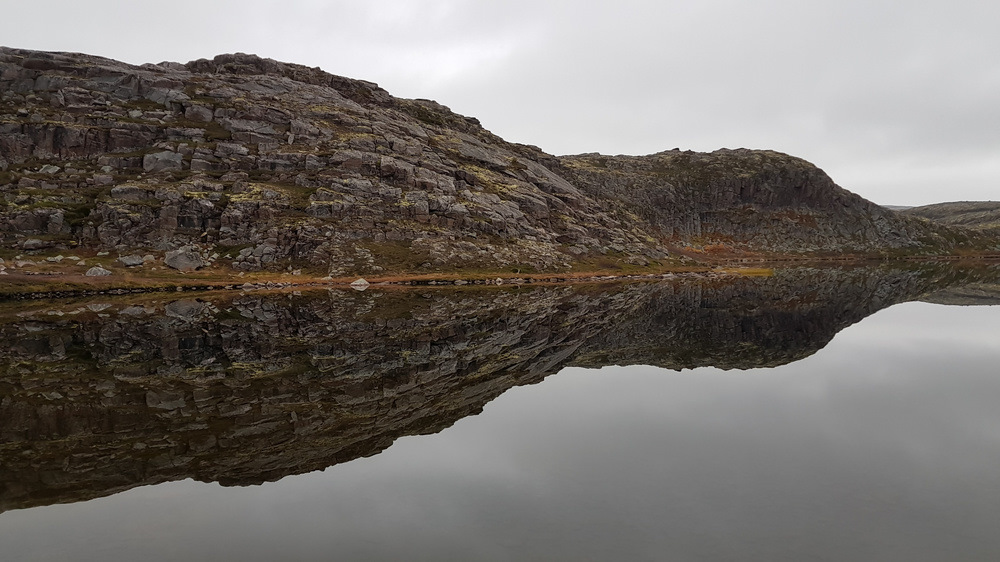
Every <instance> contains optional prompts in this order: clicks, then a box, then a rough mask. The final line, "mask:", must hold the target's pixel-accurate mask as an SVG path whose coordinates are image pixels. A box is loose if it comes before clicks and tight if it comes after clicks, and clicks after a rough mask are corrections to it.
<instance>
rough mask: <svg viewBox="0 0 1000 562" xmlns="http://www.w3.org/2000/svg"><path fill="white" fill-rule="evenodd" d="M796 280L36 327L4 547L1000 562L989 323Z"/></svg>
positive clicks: (983, 309)
mask: <svg viewBox="0 0 1000 562" xmlns="http://www.w3.org/2000/svg"><path fill="white" fill-rule="evenodd" d="M993 274H995V271H994V272H993ZM789 275H790V276H788V277H782V276H781V275H779V276H777V280H775V279H774V278H771V279H748V280H738V281H726V280H723V281H719V280H717V279H702V278H699V279H691V280H686V279H682V280H679V281H678V280H675V281H674V282H672V283H668V284H645V285H642V286H641V287H632V288H623V287H617V288H609V289H602V290H601V291H596V290H595V289H593V288H579V287H577V288H530V289H529V288H520V289H516V290H510V289H508V290H506V291H504V292H496V291H494V292H485V293H477V292H468V293H462V294H459V296H455V295H454V294H451V293H449V294H448V295H445V294H442V293H424V294H417V295H409V294H408V295H407V296H405V297H403V296H399V295H395V294H391V293H380V292H378V291H374V292H373V291H368V292H366V293H363V294H361V293H359V294H353V293H343V294H340V293H336V294H334V293H330V295H329V296H327V295H324V296H323V297H322V299H320V300H319V301H315V300H312V301H303V302H301V303H300V302H299V301H297V300H296V299H294V298H292V297H288V296H285V295H281V296H280V298H275V299H272V301H266V302H263V303H261V302H260V301H259V300H256V301H254V302H252V303H251V302H249V301H247V300H244V301H242V302H212V301H211V300H210V299H202V301H201V302H200V303H199V302H198V301H169V300H168V299H162V300H160V301H158V302H155V303H152V302H144V303H140V304H138V305H137V304H128V303H126V304H120V303H117V302H112V301H109V303H110V304H111V306H104V305H103V304H102V305H101V306H92V307H90V308H87V304H86V303H84V304H82V305H80V304H78V303H70V304H64V305H60V306H62V307H63V308H61V309H59V310H57V311H53V310H44V309H41V308H39V309H38V310H36V311H34V313H33V314H30V315H24V314H23V313H22V316H20V317H18V318H19V323H20V325H19V326H17V327H16V328H15V327H8V328H7V330H8V332H6V333H5V334H4V336H5V337H6V338H7V341H16V338H20V341H21V343H19V344H15V345H14V346H13V348H14V349H16V351H14V352H10V353H8V355H7V356H5V357H4V361H5V362H4V363H0V365H3V366H4V368H5V369H6V375H5V376H6V379H5V382H4V383H3V385H2V386H0V389H2V390H3V394H2V395H0V396H3V397H4V401H3V402H2V403H0V423H2V424H3V426H2V429H3V442H2V447H0V485H2V486H3V488H0V492H2V496H0V497H2V499H3V502H4V503H3V504H2V505H3V506H4V509H6V511H5V512H3V513H0V544H2V545H3V546H2V550H3V553H4V554H3V558H4V559H9V560H102V561H106V560H241V561H255V560H262V561H263V560H402V559H405V560H796V561H798V560H907V561H913V560H935V561H936V560H996V559H998V557H1000V533H998V532H997V528H998V522H1000V370H998V366H1000V307H997V306H946V305H942V304H930V303H928V302H908V301H912V300H913V299H917V298H924V299H925V300H931V301H935V302H973V301H979V302H986V303H988V302H992V301H991V300H990V299H989V298H985V299H982V298H980V297H982V294H983V291H981V290H980V289H982V287H981V286H974V287H973V289H971V290H969V289H968V288H967V286H968V283H967V282H968V281H969V279H967V278H963V279H962V282H963V283H965V284H964V285H963V284H962V283H960V285H962V286H961V287H960V288H959V289H957V290H956V289H955V288H954V286H952V288H951V289H950V291H951V292H946V293H944V296H940V294H935V295H937V296H935V295H932V293H935V291H936V290H937V289H939V288H941V287H946V286H948V285H949V283H952V281H953V279H952V277H953V276H951V275H950V274H939V275H938V277H937V278H936V279H937V280H935V281H934V282H933V283H931V284H928V283H930V282H929V281H927V279H928V274H927V273H926V272H923V273H921V274H920V275H915V274H913V272H885V271H882V272H876V273H872V272H861V273H858V272H854V273H850V274H840V273H837V274H832V273H830V272H822V271H821V272H815V271H810V272H806V273H802V272H798V273H794V274H789ZM942 279H943V281H942ZM972 280H973V281H976V280H977V279H972ZM978 280H979V281H981V279H978ZM935 283H936V284H935ZM952 285H954V284H952ZM777 286H780V287H781V290H777V289H775V287H777ZM886 287H889V288H891V290H887V289H886ZM956 291H957V292H956ZM956 294H957V295H958V296H956ZM929 295H931V296H929ZM970 295H972V296H970ZM161 298H162V297H161ZM242 298H244V299H252V298H254V297H251V296H245V297H242ZM408 299H412V300H408ZM289 301H291V302H292V303H298V304H292V305H287V304H285V303H286V302H289ZM897 301H898V302H897ZM177 302H182V305H178V304H176V303H177ZM192 303H196V304H192ZM279 303H280V304H279ZM317 303H320V304H317ZM428 303H429V304H428ZM197 304H200V305H202V306H201V307H199V306H197ZM404 305H405V306H404ZM282 306H289V307H291V309H292V310H294V312H287V311H285V310H284V309H282V308H281V307H282ZM81 307H83V308H87V309H86V310H85V311H82V312H77V313H75V315H74V314H71V313H72V312H73V310H78V309H79V308H81ZM102 307H103V308H102ZM192 307H193V308H192ZM421 307H423V308H421ZM574 307H575V308H574ZM50 308H51V307H50ZM134 308H142V309H143V310H144V311H145V313H144V314H140V313H139V311H137V310H133V309H134ZM95 309H99V310H98V311H95ZM334 310H336V311H337V315H336V317H335V318H334V317H331V316H325V317H324V316H323V314H327V313H329V314H333V313H332V312H331V311H334ZM379 310H383V311H385V314H382V315H380V314H378V311H379ZM390 310H391V313H390V312H389V311H390ZM345 311H348V312H350V313H349V314H347V313H346V312H345ZM59 312H61V313H62V315H60V314H59ZM576 313H579V314H580V316H574V314H576ZM101 315H103V316H101ZM463 315H464V316H463ZM594 316H600V317H601V318H600V322H605V323H604V324H601V323H600V322H598V323H597V324H595V325H593V326H591V327H590V328H587V326H586V325H585V324H586V321H585V320H584V319H585V318H591V319H593V317H594ZM321 317H322V318H325V326H326V327H330V326H333V327H334V328H335V330H332V331H330V330H326V329H324V330H320V331H318V332H317V331H313V330H315V327H316V326H317V325H318V321H317V319H318V318H321ZM69 318H75V319H73V320H67V319H69ZM543 318H545V319H549V320H546V321H545V322H548V323H547V324H546V323H545V322H543V321H542V320H540V319H543ZM77 319H79V320H77ZM435 319H438V320H435ZM553 319H554V320H553ZM697 319H700V320H697ZM543 324H544V325H543ZM268 325H270V326H272V328H273V329H272V330H271V331H267V330H265V331H263V332H261V333H259V334H257V335H256V336H250V335H247V333H245V332H243V331H241V330H244V328H246V327H247V326H255V328H254V329H257V328H256V327H257V326H268ZM307 333H309V334H312V336H309V337H307V336H306V335H304V334H307ZM391 333H397V334H400V339H399V341H395V340H393V341H389V340H392V336H389V335H387V334H391ZM12 334H13V335H12ZM143 334H146V335H143ZM269 334H270V335H269ZM330 334H337V335H336V336H330ZM345 334H348V335H345ZM426 334H433V335H432V336H426V337H425V335H426ZM29 336H30V337H29ZM147 336H148V337H147ZM154 336H155V337H154ZM293 336H294V337H293ZM282 337H285V338H291V339H289V340H288V341H285V340H282V339H281V338H282ZM331 337H332V338H333V339H330V338H331ZM31 338H34V339H31ZM310 338H311V339H310ZM279 340H280V341H279ZM292 340H294V341H292ZM144 342H146V343H144ZM149 342H154V343H155V345H153V344H150V343H149ZM171 342H172V343H171ZM18 346H20V347H18ZM296 346H297V347H296ZM82 350H89V351H88V352H87V353H83V351H82ZM476 350H481V353H480V352H479V351H476ZM421 354H423V355H421ZM292 356H294V357H301V356H306V357H308V358H309V360H308V362H307V365H308V367H307V368H302V367H301V366H300V365H298V364H297V363H294V362H292V363H288V357H292ZM26 357H32V358H34V359H35V362H33V363H30V364H29V362H27V361H26V359H25V358H26ZM421 357H422V358H421ZM630 357H632V358H634V360H630V359H629V358H630ZM250 363H253V364H255V365H257V366H258V368H257V369H256V370H251V369H249V368H248V367H246V365H247V364H250ZM629 363H647V364H658V365H661V366H660V367H653V366H648V365H644V364H635V365H630V366H616V364H629ZM136 364H141V365H145V366H146V367H144V368H143V369H140V370H139V371H136V367H135V366H134V365H136ZM218 365H222V367H219V368H218V369H217V368H216V366H218ZM275 365H277V367H275ZM442 365H445V366H446V368H442ZM699 365H706V366H699ZM708 365H718V366H721V367H725V369H721V368H718V367H717V366H708ZM753 365H767V367H754V366H753ZM265 367H266V368H265ZM664 367H673V368H664ZM682 367H694V368H684V369H683V370H678V369H681V368H682ZM81 373H83V374H81ZM317 373H320V374H317ZM428 373H430V374H428ZM60 377H62V379H60ZM234 379H239V380H240V381H242V382H241V383H240V384H233V383H232V381H233V380H234ZM456 380H461V381H462V382H461V384H458V383H457V382H455V381H456ZM372 381H378V382H377V384H376V383H373V382H372ZM59 389H61V390H59ZM54 392H55V393H56V394H53V393H54ZM248 396H252V398H247V397H248ZM213 397H214V398H213ZM241 400H242V401H241ZM319 404H322V406H320V405H319ZM373 404H375V405H373ZM234 408H235V411H236V413H233V412H234V411H233V409H234ZM314 410H315V411H316V412H318V413H317V414H316V415H315V416H314V417H310V412H313V411H314ZM480 410H481V411H480ZM221 420H235V421H233V422H232V424H230V422H229V421H226V422H225V423H223V421H221ZM331 420H332V421H331ZM387 420H388V421H387ZM227 424H229V425H227ZM286 426H287V427H286ZM286 429H287V432H285V431H286ZM283 432H284V433H283ZM380 451H381V452H380ZM192 478H195V479H198V480H202V481H201V482H199V481H196V480H193V479H192ZM255 480H256V481H255ZM263 480H275V481H271V482H267V483H263V484H260V485H258V484H259V482H260V481H263ZM218 482H222V483H223V484H226V486H222V485H220V484H219V483H218ZM248 484H254V485H248ZM136 486H138V487H136ZM129 488H131V489H129ZM119 490H125V491H121V492H120V493H116V492H119ZM88 498H93V499H88ZM65 502H71V503H65Z"/></svg>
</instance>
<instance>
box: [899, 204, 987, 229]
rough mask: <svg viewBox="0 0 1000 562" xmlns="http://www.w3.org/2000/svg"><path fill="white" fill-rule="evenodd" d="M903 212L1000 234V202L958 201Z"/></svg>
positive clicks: (912, 208)
mask: <svg viewBox="0 0 1000 562" xmlns="http://www.w3.org/2000/svg"><path fill="white" fill-rule="evenodd" d="M902 214H904V215H908V216H913V217H921V218H925V219H929V220H932V221H934V222H937V223H940V224H944V225H948V226H959V227H964V228H972V229H977V230H983V231H987V232H993V233H998V234H1000V202H998V201H958V202H954V203H937V204H935V205H924V206H923V207H911V208H909V209H906V210H904V211H902Z"/></svg>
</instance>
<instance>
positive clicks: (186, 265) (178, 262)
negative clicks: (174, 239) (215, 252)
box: [163, 246, 205, 271]
mask: <svg viewBox="0 0 1000 562" xmlns="http://www.w3.org/2000/svg"><path fill="white" fill-rule="evenodd" d="M163 263H165V264H167V266H168V267H172V268H174V269H178V270H180V271H194V270H196V269H200V268H202V267H205V260H203V259H202V257H201V254H199V253H198V250H197V249H196V248H194V247H193V246H184V247H183V248H178V249H176V250H171V251H169V252H167V255H166V256H165V257H164V258H163Z"/></svg>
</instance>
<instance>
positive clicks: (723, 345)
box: [0, 268, 998, 509]
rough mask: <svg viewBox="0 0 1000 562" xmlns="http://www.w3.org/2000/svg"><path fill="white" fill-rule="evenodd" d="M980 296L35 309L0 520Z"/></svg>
mask: <svg viewBox="0 0 1000 562" xmlns="http://www.w3.org/2000/svg"><path fill="white" fill-rule="evenodd" d="M997 277H998V275H997V272H996V271H995V270H959V269H939V270H921V269H911V270H893V269H883V268H866V269H853V270H836V269H795V270H788V271H783V272H779V273H778V274H777V275H775V276H774V277H770V278H765V277H732V278H708V277H699V276H691V277H684V276H679V277H677V278H676V279H674V280H671V281H669V282H661V283H638V284H631V285H626V284H617V285H609V286H584V285H581V286H568V287H567V286H559V287H543V286H521V287H508V288H503V289H498V288H491V289H488V290H487V289H479V290H471V289H470V290H450V291H449V290H440V289H439V290H433V289H422V290H414V291H408V290H407V291H403V290H369V291H367V292H364V293H356V292H353V291H330V292H321V293H316V294H304V295H289V294H285V293H283V294H254V293H251V294H244V295H238V296H233V295H222V296H208V295H203V296H199V297H198V298H185V299H168V298H166V297H165V296H163V295H159V296H156V297H144V298H143V299H138V300H136V299H133V300H121V301H118V300H107V301H91V302H79V303H66V302H62V303H47V304H46V305H45V307H46V308H39V309H37V310H35V311H24V310H22V311H19V312H18V313H16V314H14V313H10V314H5V315H2V316H3V317H2V318H0V337H2V338H3V340H4V341H5V342H8V343H7V345H5V346H4V347H3V348H0V509H11V508H21V507H30V506H35V505H43V504H49V503H58V502H72V501H79V500H84V499H88V498H92V497H98V496H104V495H108V494H112V493H115V492H118V491H121V490H125V489H128V488H131V487H135V486H138V485H145V484H152V483H158V482H164V481H170V480H177V479H183V478H195V479H198V480H203V481H217V482H221V483H223V484H226V485H245V484H255V483H260V482H264V481H268V480H275V479H279V478H282V477H284V476H287V475H290V474H298V473H303V472H308V471H313V470H318V469H322V468H325V467H328V466H331V465H334V464H337V463H341V462H346V461H349V460H352V459H355V458H359V457H363V456H370V455H373V454H376V453H378V452H380V451H382V450H383V449H385V448H386V447H388V446H389V445H390V444H391V443H392V442H393V441H394V440H395V439H396V438H398V437H399V436H402V435H413V434H423V433H434V432H438V431H440V430H442V429H443V428H445V427H448V426H449V425H451V424H453V423H454V422H455V421H457V420H459V419H461V418H463V417H465V416H468V415H474V414H476V413H478V412H480V411H481V409H482V408H483V406H484V405H485V404H486V403H488V402H489V401H491V400H492V399H494V398H496V397H497V396H499V395H500V394H501V393H503V392H504V391H506V390H507V389H508V388H511V387H512V386H515V385H522V384H531V383H535V382H538V381H540V380H542V379H543V378H545V377H546V376H547V375H549V374H552V373H554V372H556V371H558V370H559V369H561V368H562V367H564V366H569V365H577V366H588V367H597V366H602V365H609V364H638V363H641V364H652V365H659V366H663V367H667V368H671V369H680V368H692V367H697V366H707V365H712V366H717V367H721V368H751V367H760V366H775V365H780V364H784V363H788V362H791V361H795V360H798V359H801V358H803V357H806V356H808V355H810V354H812V353H814V352H816V351H817V350H819V349H821V348H822V347H823V346H825V345H826V344H827V343H828V342H829V341H830V339H831V338H832V337H833V336H834V335H835V334H836V333H837V332H838V331H839V330H841V329H843V328H845V327H846V326H849V325H850V324H852V323H855V322H857V321H859V320H861V319H863V318H864V317H866V316H868V315H870V314H872V313H874V312H876V311H878V310H880V309H882V308H885V307H887V306H890V305H892V304H895V303H898V302H902V301H907V300H913V299H918V298H922V297H924V296H926V295H927V294H929V293H932V292H934V291H937V290H940V289H942V288H945V287H953V288H954V287H962V286H965V285H967V284H969V283H975V282H983V281H990V280H991V279H992V281H993V282H995V281H996V278H997ZM151 299H152V300H151Z"/></svg>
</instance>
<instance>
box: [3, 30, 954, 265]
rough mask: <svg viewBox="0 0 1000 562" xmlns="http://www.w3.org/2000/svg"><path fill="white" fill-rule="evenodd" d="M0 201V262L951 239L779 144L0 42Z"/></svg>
mask: <svg viewBox="0 0 1000 562" xmlns="http://www.w3.org/2000/svg"><path fill="white" fill-rule="evenodd" d="M0 194H2V198H0V247H2V248H3V249H4V251H7V252H15V251H27V252H35V253H38V252H45V251H46V250H47V249H52V248H55V249H61V248H68V247H71V246H80V247H84V248H92V249H95V250H104V251H117V252H119V253H120V254H122V255H128V254H134V253H136V251H137V250H140V249H141V250H142V252H143V253H146V252H151V253H152V254H153V255H154V257H156V258H157V259H161V258H162V254H163V253H164V252H166V251H170V250H178V249H180V248H184V247H186V248H187V250H186V251H188V252H189V253H190V252H199V253H200V255H201V256H202V257H203V258H204V257H209V256H212V255H215V254H217V255H218V257H217V265H219V266H222V265H225V266H226V267H231V268H235V269H237V270H254V269H260V268H270V269H277V268H285V267H288V266H296V267H313V268H315V269H316V270H327V271H328V272H330V273H332V274H347V273H357V274H371V273H377V272H380V271H385V270H393V271H433V270H436V269H437V270H440V269H442V268H452V269H454V268H478V269H504V268H510V267H518V268H525V269H536V270H556V269H565V268H568V267H569V266H570V264H572V263H573V262H574V261H578V260H581V259H585V258H588V257H596V256H605V257H607V256H611V257H612V258H613V259H614V260H617V261H620V262H630V263H633V264H640V265H641V264H646V263H649V262H650V261H655V260H660V259H662V258H663V257H664V256H665V255H666V254H667V251H668V247H670V246H672V245H680V246H683V245H687V244H691V243H701V242H702V241H724V242H727V243H732V244H734V245H736V246H740V247H745V248H749V249H757V250H770V251H819V250H836V251H843V250H851V251H854V250H864V251H870V250H873V249H876V248H885V247H888V248H919V247H931V246H934V248H935V249H940V248H941V247H943V246H948V245H949V244H950V243H951V242H947V243H945V244H943V246H942V240H943V239H941V238H940V237H937V238H935V236H934V228H932V227H930V226H928V225H925V224H920V223H919V222H915V221H910V220H908V219H905V218H900V217H898V216H896V215H893V214H891V213H888V212H886V211H884V210H882V209H880V208H879V207H877V206H875V205H873V204H871V203H869V202H867V201H864V200H862V199H860V198H858V197H856V196H853V195H851V194H849V193H848V192H846V191H844V190H842V189H840V188H838V187H837V186H835V185H834V184H833V182H832V181H830V179H829V178H828V177H826V175H825V174H823V173H822V172H821V171H819V170H818V169H816V168H815V167H813V166H811V165H809V164H807V163H805V162H802V161H801V160H797V159H793V158H790V157H787V156H784V155H780V154H777V153H772V152H758V151H720V152H716V153H712V154H693V153H662V154H658V155H653V156H649V157H641V158H639V157H636V158H632V157H613V158H607V157H600V156H581V157H568V158H562V159H557V158H555V157H553V156H551V155H548V154H545V153H544V152H542V151H541V150H539V149H538V148H535V147H531V146H524V145H516V144H512V143H508V142H505V141H503V140H502V139H500V138H498V137H496V136H495V135H493V134H491V133H490V132H488V131H486V130H485V129H483V128H482V127H481V126H480V124H479V122H478V121H477V120H475V119H473V118H468V117H463V116H461V115H457V114H455V113H453V112H451V111H450V110H448V108H446V107H444V106H442V105H439V104H437V103H435V102H432V101H427V100H405V99H398V98H394V97H392V96H391V95H389V94H388V93H387V92H385V91H384V90H382V89H380V88H379V87H378V86H376V85H375V84H372V83H369V82H364V81H360V80H352V79H348V78H343V77H339V76H334V75H331V74H328V73H326V72H323V71H321V70H319V69H315V68H307V67H304V66H299V65H294V64H285V63H279V62H276V61H273V60H269V59H262V58H259V57H256V56H252V55H243V54H235V55H221V56H218V57H216V58H215V59H213V60H204V59H203V60H198V61H194V62H191V63H188V64H178V63H161V64H157V65H153V64H147V65H143V66H131V65H127V64H124V63H120V62H116V61H112V60H108V59H103V58H99V57H94V56H87V55H79V54H67V53H46V52H36V51H24V50H17V49H9V48H0ZM942 228H943V227H942ZM939 230H941V229H939ZM943 230H947V229H943ZM54 251H57V250H54ZM208 261H210V260H206V265H207V263H208Z"/></svg>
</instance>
